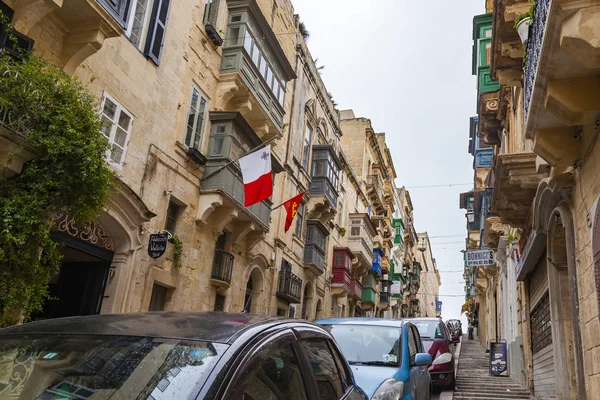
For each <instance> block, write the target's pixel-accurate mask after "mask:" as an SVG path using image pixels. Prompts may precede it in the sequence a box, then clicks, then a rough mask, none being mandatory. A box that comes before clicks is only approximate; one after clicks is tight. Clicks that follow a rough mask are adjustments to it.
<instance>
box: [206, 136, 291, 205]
mask: <svg viewBox="0 0 600 400" xmlns="http://www.w3.org/2000/svg"><path fill="white" fill-rule="evenodd" d="M275 139H279V136H273V137H272V138H271V139H269V140H267V141H266V142H263V143H261V144H259V145H258V146H255V147H253V148H252V149H250V150H248V151H247V152H246V153H244V154H242V155H241V156H239V157H238V158H236V159H235V160H233V161H229V162H228V163H227V164H224V165H221V166H220V167H219V168H217V169H216V170H214V171H213V172H211V173H210V174H208V175H206V176H204V177H202V178H201V179H200V183H202V182H203V181H205V180H207V179H208V178H210V177H212V176H215V175H216V174H218V173H219V172H221V171H223V170H224V169H225V168H227V167H229V166H230V165H231V164H233V163H236V162H237V161H238V160H239V159H240V158H242V157H244V156H246V155H248V154H250V153H252V152H254V151H256V150H258V149H260V148H261V147H263V146H266V145H267V144H269V143H271V142H272V141H273V140H275ZM282 205H283V204H280V205H279V206H277V208H279V207H281V206H282Z"/></svg>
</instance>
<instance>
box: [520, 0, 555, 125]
mask: <svg viewBox="0 0 600 400" xmlns="http://www.w3.org/2000/svg"><path fill="white" fill-rule="evenodd" d="M548 11H550V0H537V1H536V2H535V12H534V15H533V22H532V24H531V25H530V26H529V39H528V41H527V64H526V66H525V76H524V78H523V81H524V89H525V95H524V97H525V98H524V108H525V122H526V123H527V118H528V116H529V106H530V105H531V96H532V94H533V88H534V86H535V77H536V74H537V68H538V64H539V61H540V53H541V52H542V43H543V41H544V33H545V31H546V21H547V19H548Z"/></svg>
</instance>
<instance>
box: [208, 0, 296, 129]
mask: <svg viewBox="0 0 600 400" xmlns="http://www.w3.org/2000/svg"><path fill="white" fill-rule="evenodd" d="M227 5H228V8H229V10H228V11H229V15H228V32H227V40H226V41H225V46H224V47H223V56H222V58H221V75H220V77H219V79H218V86H217V95H216V97H215V98H216V101H215V105H214V106H215V108H216V109H217V110H219V111H236V112H240V113H241V114H242V115H243V116H244V118H245V119H246V120H247V121H248V123H249V124H250V125H251V126H252V128H253V129H254V131H255V132H256V133H257V134H258V135H259V136H260V137H261V139H263V140H265V139H268V138H270V137H273V136H276V135H281V133H282V128H283V116H284V114H285V111H284V104H285V97H286V86H287V82H289V81H290V80H292V79H294V78H295V77H296V76H295V73H294V69H293V68H292V66H291V64H290V61H289V60H288V59H287V57H286V55H285V53H284V51H283V49H282V48H281V45H280V44H279V40H278V38H277V37H276V36H275V34H274V33H273V30H272V29H271V27H270V24H269V22H268V21H267V20H266V18H265V16H264V15H263V13H262V11H261V10H260V7H259V6H258V4H257V3H256V0H240V1H235V2H227Z"/></svg>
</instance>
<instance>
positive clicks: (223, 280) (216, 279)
mask: <svg viewBox="0 0 600 400" xmlns="http://www.w3.org/2000/svg"><path fill="white" fill-rule="evenodd" d="M233 260H234V256H233V254H231V253H228V252H226V251H224V250H215V255H214V258H213V266H212V273H211V276H210V283H211V284H213V285H214V286H217V287H221V288H224V289H227V288H229V286H230V285H231V274H232V272H233Z"/></svg>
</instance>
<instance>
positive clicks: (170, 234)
mask: <svg viewBox="0 0 600 400" xmlns="http://www.w3.org/2000/svg"><path fill="white" fill-rule="evenodd" d="M158 233H166V234H167V239H169V240H171V239H173V234H172V233H171V232H169V231H168V230H166V229H163V230H162V231H160V232H158Z"/></svg>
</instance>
